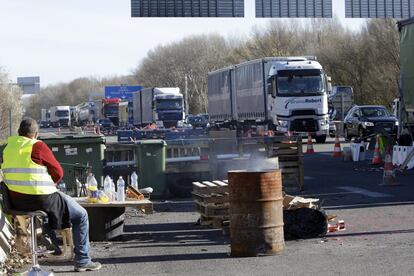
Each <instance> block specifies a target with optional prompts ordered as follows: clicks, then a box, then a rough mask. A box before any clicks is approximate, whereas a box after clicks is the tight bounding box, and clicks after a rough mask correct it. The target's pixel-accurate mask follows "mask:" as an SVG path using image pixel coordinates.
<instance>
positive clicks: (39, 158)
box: [10, 141, 63, 197]
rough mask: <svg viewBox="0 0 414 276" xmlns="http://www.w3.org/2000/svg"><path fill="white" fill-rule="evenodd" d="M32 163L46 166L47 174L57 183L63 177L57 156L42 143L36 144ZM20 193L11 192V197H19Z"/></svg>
mask: <svg viewBox="0 0 414 276" xmlns="http://www.w3.org/2000/svg"><path fill="white" fill-rule="evenodd" d="M32 161H33V162H35V163H36V164H39V165H42V166H45V167H46V168H47V172H48V173H49V174H50V176H51V177H52V179H53V181H54V182H55V183H58V182H59V181H60V180H61V179H62V177H63V169H62V166H61V165H60V164H59V162H58V161H57V160H56V158H55V155H54V154H53V152H52V151H51V150H50V148H49V147H48V146H47V145H46V144H45V143H44V142H42V141H39V142H36V143H35V144H34V145H33V149H32ZM19 195H20V193H17V192H14V191H10V196H11V197H16V196H19Z"/></svg>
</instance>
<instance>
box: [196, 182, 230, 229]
mask: <svg viewBox="0 0 414 276" xmlns="http://www.w3.org/2000/svg"><path fill="white" fill-rule="evenodd" d="M192 194H193V199H194V201H195V204H196V208H197V211H198V212H199V213H200V224H201V225H208V226H212V227H213V228H222V226H223V224H226V221H228V220H229V190H228V181H227V180H222V181H221V180H214V181H203V182H193V193H192Z"/></svg>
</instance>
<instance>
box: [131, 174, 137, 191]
mask: <svg viewBox="0 0 414 276" xmlns="http://www.w3.org/2000/svg"><path fill="white" fill-rule="evenodd" d="M131 186H132V187H133V188H135V190H137V191H138V175H137V174H136V173H135V172H133V173H132V174H131Z"/></svg>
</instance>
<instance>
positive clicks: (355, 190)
mask: <svg viewBox="0 0 414 276" xmlns="http://www.w3.org/2000/svg"><path fill="white" fill-rule="evenodd" d="M338 189H341V190H345V191H348V192H353V193H356V194H361V195H365V196H367V197H375V198H378V197H391V196H392V195H390V194H384V193H378V192H372V191H369V190H366V189H362V188H357V187H352V186H341V187H338Z"/></svg>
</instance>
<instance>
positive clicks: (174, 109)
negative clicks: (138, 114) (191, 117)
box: [153, 91, 185, 127]
mask: <svg viewBox="0 0 414 276" xmlns="http://www.w3.org/2000/svg"><path fill="white" fill-rule="evenodd" d="M153 112H154V119H155V121H156V122H162V124H163V125H164V127H172V126H177V123H178V122H179V121H182V120H184V116H185V115H184V102H183V95H182V94H181V93H179V92H178V93H176V92H165V91H164V92H163V93H159V94H158V93H154V102H153Z"/></svg>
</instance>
